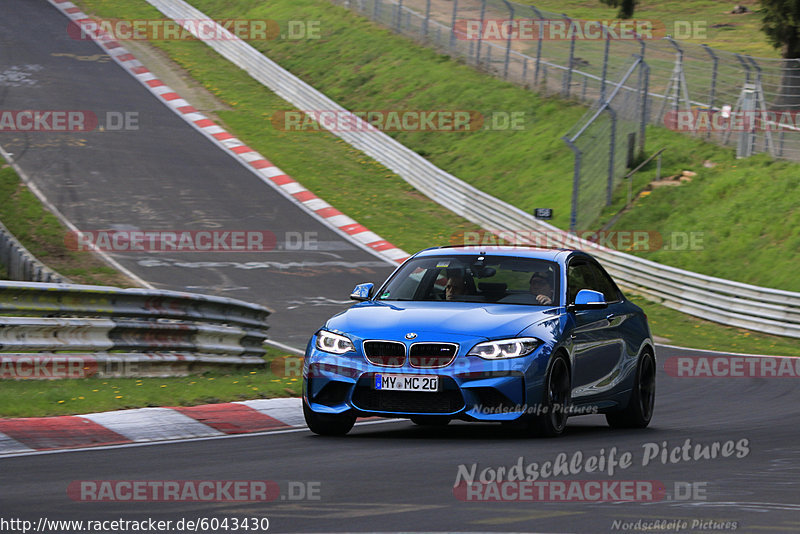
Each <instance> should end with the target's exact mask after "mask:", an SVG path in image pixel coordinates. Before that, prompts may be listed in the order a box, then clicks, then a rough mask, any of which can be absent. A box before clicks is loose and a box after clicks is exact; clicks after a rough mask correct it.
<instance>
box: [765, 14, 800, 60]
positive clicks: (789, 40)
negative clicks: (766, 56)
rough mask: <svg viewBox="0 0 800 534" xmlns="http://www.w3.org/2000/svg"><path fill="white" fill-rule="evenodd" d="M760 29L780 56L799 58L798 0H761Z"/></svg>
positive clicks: (799, 27) (799, 18) (799, 16)
mask: <svg viewBox="0 0 800 534" xmlns="http://www.w3.org/2000/svg"><path fill="white" fill-rule="evenodd" d="M760 13H761V16H762V22H761V29H762V30H764V33H766V34H767V39H768V40H769V42H770V44H771V45H772V46H774V47H775V48H780V49H781V55H782V56H783V57H784V58H787V59H795V58H800V0H761V10H760Z"/></svg>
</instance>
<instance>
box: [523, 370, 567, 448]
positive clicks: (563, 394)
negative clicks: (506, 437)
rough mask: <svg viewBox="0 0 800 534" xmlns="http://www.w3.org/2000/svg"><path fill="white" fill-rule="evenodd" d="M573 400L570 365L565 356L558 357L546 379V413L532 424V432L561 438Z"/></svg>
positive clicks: (544, 407)
mask: <svg viewBox="0 0 800 534" xmlns="http://www.w3.org/2000/svg"><path fill="white" fill-rule="evenodd" d="M571 399H572V380H571V378H570V374H569V365H568V364H567V360H566V359H565V358H564V357H563V356H556V357H555V358H554V359H553V364H552V365H551V366H550V369H549V370H548V371H547V377H546V379H545V392H544V401H543V402H544V406H543V409H544V410H545V413H543V414H542V415H539V416H536V417H535V418H534V419H533V421H532V422H531V427H532V430H533V431H534V432H535V433H536V434H538V435H540V436H543V437H548V438H553V437H556V436H560V435H561V434H563V433H564V429H565V428H567V419H568V418H569V404H570V402H571Z"/></svg>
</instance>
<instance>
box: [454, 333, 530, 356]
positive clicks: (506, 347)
mask: <svg viewBox="0 0 800 534" xmlns="http://www.w3.org/2000/svg"><path fill="white" fill-rule="evenodd" d="M541 343H542V342H541V341H539V340H538V339H536V338H534V337H518V338H515V339H500V340H497V341H485V342H483V343H478V344H477V345H475V346H474V347H472V350H471V351H469V353H468V354H467V356H478V357H480V358H483V359H484V360H500V359H503V358H519V357H520V356H527V355H528V354H530V353H531V352H533V351H534V350H536V347H538V346H539V345H541Z"/></svg>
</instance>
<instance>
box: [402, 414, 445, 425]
mask: <svg viewBox="0 0 800 534" xmlns="http://www.w3.org/2000/svg"><path fill="white" fill-rule="evenodd" d="M411 422H412V423H414V424H415V425H419V426H447V425H448V424H450V418H449V417H447V416H446V415H415V416H414V417H412V418H411Z"/></svg>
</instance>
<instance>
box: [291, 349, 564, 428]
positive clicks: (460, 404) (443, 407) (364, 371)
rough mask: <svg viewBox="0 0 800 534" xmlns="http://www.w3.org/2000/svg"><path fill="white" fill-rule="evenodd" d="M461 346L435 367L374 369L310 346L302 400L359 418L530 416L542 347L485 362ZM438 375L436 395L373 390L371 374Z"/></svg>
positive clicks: (356, 356)
mask: <svg viewBox="0 0 800 534" xmlns="http://www.w3.org/2000/svg"><path fill="white" fill-rule="evenodd" d="M470 348H471V345H470V346H466V347H465V346H464V345H462V346H461V348H460V350H459V354H458V355H457V356H456V358H455V360H454V361H453V362H452V363H451V364H449V365H447V366H445V367H439V368H433V369H420V368H415V367H411V366H410V365H408V364H407V363H406V364H405V365H403V366H398V367H386V366H380V365H374V364H372V363H370V362H368V361H367V359H366V358H365V357H364V355H363V354H361V353H360V352H351V353H348V354H346V355H342V356H339V355H335V354H330V353H326V352H322V351H319V350H317V349H315V348H314V345H313V340H312V343H310V344H309V349H308V351H307V352H306V357H305V364H304V368H303V397H304V402H306V403H307V404H308V406H309V408H311V409H312V410H313V411H315V412H318V413H329V414H335V413H343V412H348V411H352V412H353V413H355V414H356V415H359V416H381V417H411V416H415V415H439V416H448V417H452V418H455V419H464V420H468V421H487V422H490V421H496V422H502V421H514V420H516V419H519V418H520V417H522V416H523V415H525V414H526V413H531V406H532V405H531V404H530V403H529V399H536V401H535V402H540V401H541V399H542V397H541V391H542V390H541V388H542V383H543V379H542V377H543V375H544V373H545V369H546V367H547V355H548V354H549V351H547V350H545V348H544V347H543V346H540V347H539V348H537V349H536V351H534V352H533V353H532V354H530V355H528V356H525V357H522V358H512V359H508V360H498V361H488V360H484V359H482V358H478V357H476V356H466V354H465V353H466V352H467V351H469V349H470ZM376 373H383V374H406V375H408V374H414V375H436V376H439V377H440V378H439V390H438V391H436V392H412V391H383V390H376V389H374V382H375V374H376Z"/></svg>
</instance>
